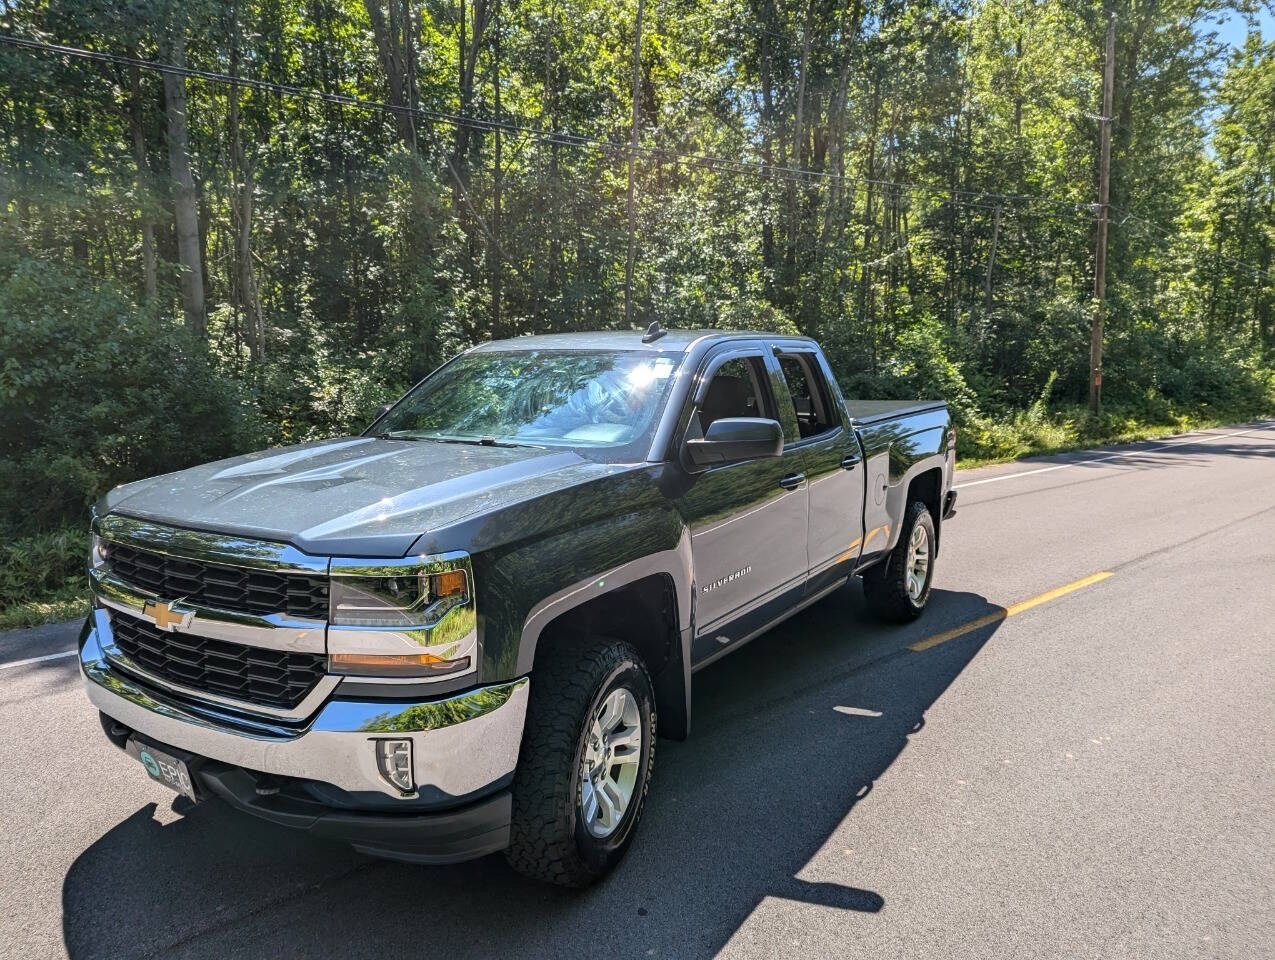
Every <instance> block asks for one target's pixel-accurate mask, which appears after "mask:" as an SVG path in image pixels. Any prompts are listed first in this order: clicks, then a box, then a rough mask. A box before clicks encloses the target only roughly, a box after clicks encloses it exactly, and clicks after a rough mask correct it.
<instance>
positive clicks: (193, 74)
mask: <svg viewBox="0 0 1275 960" xmlns="http://www.w3.org/2000/svg"><path fill="white" fill-rule="evenodd" d="M0 44H5V45H8V46H11V47H17V48H19V49H24V50H30V51H35V52H40V53H50V54H58V55H61V56H65V57H72V58H78V59H82V60H91V61H96V62H99V63H110V64H114V65H117V66H127V67H136V68H138V69H142V70H149V71H153V72H158V73H168V74H173V75H176V76H181V77H186V78H189V79H194V80H204V81H208V82H210V83H222V84H232V85H238V86H241V87H247V88H251V89H254V90H262V91H265V92H268V93H277V94H281V95H285V96H292V97H297V98H301V99H309V100H317V101H321V102H324V103H331V104H335V105H337V106H343V107H354V108H358V109H364V110H381V111H385V112H389V113H395V114H400V115H403V116H409V117H413V118H417V117H419V118H423V119H427V120H433V121H436V122H439V123H446V124H451V125H452V126H456V127H465V128H468V129H472V130H478V131H482V132H487V133H494V132H496V131H497V130H499V131H500V132H502V133H510V134H521V135H524V136H526V137H530V138H533V139H538V140H540V141H542V142H546V143H550V144H556V145H558V146H567V147H591V148H594V149H600V150H607V151H611V152H614V153H617V154H626V153H627V151H628V149H629V146H628V145H627V144H623V143H617V142H614V141H611V140H605V139H603V138H601V137H597V136H592V135H589V134H582V133H576V132H573V131H568V130H545V129H542V128H538V127H531V126H527V125H525V124H517V123H511V122H509V121H503V120H492V119H488V118H485V117H477V116H473V115H467V114H460V113H451V112H447V111H441V110H430V109H426V108H424V107H408V106H401V105H399V104H392V103H385V102H383V101H379V100H369V99H366V98H364V97H355V96H351V95H348V94H339V93H329V92H327V91H323V90H315V89H313V88H310V87H301V86H297V85H294V84H286V83H278V82H275V81H270V80H261V79H257V78H254V77H245V76H239V75H234V74H228V73H220V72H218V71H215V70H203V69H199V68H196V67H178V66H175V65H173V64H170V63H163V62H160V61H156V60H146V59H143V58H140V57H129V56H124V55H121V54H115V53H107V52H105V51H100V50H88V49H85V48H83V47H72V46H67V45H64V44H54V43H46V42H44V41H40V40H30V39H27V38H25V37H15V36H12V35H7V34H0ZM636 152H637V153H638V154H640V155H642V156H644V157H649V158H652V159H656V160H667V161H670V162H677V163H683V164H687V165H692V166H702V167H707V168H711V169H715V170H718V171H720V172H725V173H751V174H756V175H760V176H763V177H780V178H785V179H790V180H795V181H799V182H811V181H839V182H841V183H845V184H861V185H863V186H874V187H881V188H884V189H890V190H898V191H904V192H909V193H912V194H914V195H924V196H927V197H932V196H938V197H939V198H940V199H941V200H942V201H944V202H951V203H955V204H957V205H960V206H969V207H979V206H984V207H986V208H987V209H992V208H993V207H994V206H996V205H1005V204H1033V203H1034V204H1049V205H1053V206H1056V207H1059V208H1066V209H1068V210H1069V211H1070V212H1073V213H1074V212H1076V211H1077V210H1078V209H1081V208H1083V207H1084V206H1085V205H1084V204H1077V203H1074V202H1072V201H1069V200H1063V199H1059V198H1057V197H1042V196H1032V195H1029V194H1007V193H993V192H988V191H980V190H970V189H966V188H952V187H943V186H932V185H929V184H920V183H904V182H901V181H895V180H884V179H879V178H874V177H863V176H852V175H847V174H839V173H834V172H831V171H828V170H814V169H811V168H807V167H793V166H786V165H779V164H772V163H764V162H761V161H752V160H735V159H732V158H729V157H719V156H714V155H712V154H704V153H693V152H688V151H680V150H670V149H664V148H660V147H652V146H641V145H639V146H638V148H637V151H636ZM959 198H966V199H959Z"/></svg>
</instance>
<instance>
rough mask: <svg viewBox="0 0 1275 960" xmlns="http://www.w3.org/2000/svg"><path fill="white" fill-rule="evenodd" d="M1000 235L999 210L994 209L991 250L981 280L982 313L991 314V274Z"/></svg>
mask: <svg viewBox="0 0 1275 960" xmlns="http://www.w3.org/2000/svg"><path fill="white" fill-rule="evenodd" d="M1000 235H1001V208H1000V206H999V205H997V207H996V213H995V215H994V217H993V218H992V249H991V251H990V252H989V253H988V254H987V276H986V278H984V280H983V312H984V313H991V312H992V273H993V272H994V271H995V270H996V244H997V241H999V240H1000Z"/></svg>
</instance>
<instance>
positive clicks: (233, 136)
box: [228, 4, 266, 363]
mask: <svg viewBox="0 0 1275 960" xmlns="http://www.w3.org/2000/svg"><path fill="white" fill-rule="evenodd" d="M231 15H232V17H234V21H235V24H234V34H233V36H232V38H231V42H230V72H231V74H232V75H234V76H238V73H239V17H238V9H237V4H236V5H235V8H234V9H233V10H232V14H231ZM239 94H240V89H239V85H238V84H232V85H231V87H230V93H229V99H230V111H229V112H230V117H229V121H228V124H229V127H230V159H231V164H232V165H233V170H232V174H231V175H232V178H233V188H234V199H233V201H232V206H233V209H234V215H235V216H234V218H235V226H236V227H237V230H236V236H235V271H236V283H235V294H236V300H235V302H236V306H237V307H238V308H239V309H241V310H242V311H243V315H244V317H245V318H246V320H247V327H248V351H249V353H250V354H251V355H252V358H253V359H254V360H256V361H257V362H258V363H260V362H261V361H262V360H264V359H265V358H266V337H265V319H264V317H263V316H262V314H261V303H260V301H259V300H258V298H257V277H256V272H255V271H254V270H253V265H252V188H253V183H252V168H251V167H250V166H249V165H248V161H247V158H246V157H245V156H244V148H243V130H242V129H241V127H240V124H239Z"/></svg>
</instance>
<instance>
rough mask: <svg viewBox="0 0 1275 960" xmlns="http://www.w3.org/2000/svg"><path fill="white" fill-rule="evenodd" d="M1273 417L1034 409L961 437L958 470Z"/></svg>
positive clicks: (976, 427)
mask: <svg viewBox="0 0 1275 960" xmlns="http://www.w3.org/2000/svg"><path fill="white" fill-rule="evenodd" d="M1266 416H1270V411H1269V410H1265V409H1263V410H1240V411H1224V412H1216V411H1204V412H1197V413H1182V414H1170V415H1168V416H1160V417H1156V418H1153V419H1144V418H1143V417H1140V416H1138V415H1137V414H1135V413H1130V412H1127V411H1121V410H1112V411H1109V412H1104V413H1103V415H1102V417H1101V418H1099V419H1098V420H1094V419H1093V418H1092V417H1090V416H1089V412H1088V411H1087V410H1085V409H1083V408H1072V409H1069V410H1061V411H1054V412H1051V413H1044V412H1042V411H1041V410H1039V409H1037V408H1032V409H1029V410H1026V411H1024V412H1021V413H1018V414H1015V415H1013V416H1012V417H1009V418H1007V419H1005V420H999V421H996V420H993V421H982V422H977V423H974V424H971V425H970V426H969V427H966V428H964V429H963V430H958V432H957V461H956V465H957V468H958V469H964V470H969V469H972V468H974V467H985V466H988V465H989V464H994V463H1010V462H1013V461H1015V460H1021V459H1022V458H1024V457H1039V456H1047V455H1049V454H1053V453H1067V452H1069V451H1072V450H1089V449H1092V448H1095V447H1104V446H1117V445H1120V444H1125V443H1136V442H1137V441H1140V440H1158V439H1161V438H1163V437H1171V436H1176V435H1177V434H1180V433H1190V432H1192V431H1195V430H1208V429H1211V428H1213V427H1220V426H1225V425H1228V424H1233V423H1247V422H1249V421H1251V420H1256V419H1261V418H1263V417H1266Z"/></svg>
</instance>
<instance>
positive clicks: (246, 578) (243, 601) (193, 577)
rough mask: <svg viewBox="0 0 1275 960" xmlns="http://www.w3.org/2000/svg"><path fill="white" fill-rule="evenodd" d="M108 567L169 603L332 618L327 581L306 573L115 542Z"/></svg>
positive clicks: (313, 618) (135, 585)
mask: <svg viewBox="0 0 1275 960" xmlns="http://www.w3.org/2000/svg"><path fill="white" fill-rule="evenodd" d="M107 562H108V565H109V568H110V571H111V573H112V574H113V575H114V576H115V577H117V578H119V579H120V580H122V581H123V582H125V583H127V584H129V585H131V586H134V587H138V588H140V589H142V590H145V591H148V592H149V593H152V594H154V595H155V596H157V597H160V598H162V599H164V600H173V601H175V600H181V601H184V602H185V603H188V604H195V605H197V606H204V607H213V608H215V609H218V610H228V611H231V612H234V613H250V614H254V615H258V616H264V615H268V614H272V613H284V614H287V615H289V616H292V617H302V618H305V619H310V620H326V619H327V617H328V579H327V577H326V576H317V575H311V574H304V573H276V572H274V571H271V570H260V569H251V568H248V567H232V566H227V565H223V564H218V563H208V562H206V561H203V560H190V559H186V558H183V557H174V556H169V555H168V554H164V553H153V552H150V551H147V550H141V549H138V548H137V547H134V546H131V545H128V544H124V543H112V544H111V545H110V548H109V555H108V561H107Z"/></svg>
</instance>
